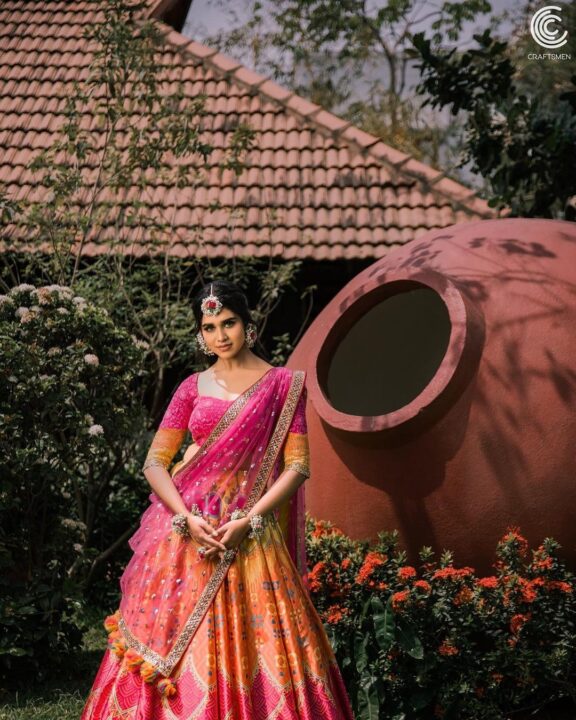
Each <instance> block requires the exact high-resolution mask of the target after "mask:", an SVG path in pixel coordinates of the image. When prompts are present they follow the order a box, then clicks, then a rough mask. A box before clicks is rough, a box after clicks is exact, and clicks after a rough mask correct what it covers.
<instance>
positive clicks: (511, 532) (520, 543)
mask: <svg viewBox="0 0 576 720" xmlns="http://www.w3.org/2000/svg"><path fill="white" fill-rule="evenodd" d="M502 542H504V543H509V542H514V543H516V545H517V547H518V553H519V554H520V555H522V556H523V557H524V556H525V555H526V554H527V553H528V540H526V538H525V537H524V536H523V535H521V534H520V528H518V527H509V528H508V530H507V531H506V535H504V537H503V538H502Z"/></svg>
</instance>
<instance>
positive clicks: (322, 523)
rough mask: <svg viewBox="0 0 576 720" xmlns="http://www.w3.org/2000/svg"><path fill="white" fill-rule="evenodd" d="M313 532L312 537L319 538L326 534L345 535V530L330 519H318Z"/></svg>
mask: <svg viewBox="0 0 576 720" xmlns="http://www.w3.org/2000/svg"><path fill="white" fill-rule="evenodd" d="M311 534H312V537H315V538H318V537H323V536H325V535H343V532H342V530H340V528H337V527H335V526H334V525H332V523H331V522H330V521H328V520H317V521H316V524H315V526H314V530H312V533H311Z"/></svg>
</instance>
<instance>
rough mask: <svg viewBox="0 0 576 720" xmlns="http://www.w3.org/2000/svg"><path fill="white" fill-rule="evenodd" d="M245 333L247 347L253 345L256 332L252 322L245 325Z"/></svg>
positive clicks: (256, 335)
mask: <svg viewBox="0 0 576 720" xmlns="http://www.w3.org/2000/svg"><path fill="white" fill-rule="evenodd" d="M245 335H246V345H248V347H249V348H251V347H254V343H255V342H256V338H257V337H258V333H257V332H256V325H254V323H248V325H246V330H245Z"/></svg>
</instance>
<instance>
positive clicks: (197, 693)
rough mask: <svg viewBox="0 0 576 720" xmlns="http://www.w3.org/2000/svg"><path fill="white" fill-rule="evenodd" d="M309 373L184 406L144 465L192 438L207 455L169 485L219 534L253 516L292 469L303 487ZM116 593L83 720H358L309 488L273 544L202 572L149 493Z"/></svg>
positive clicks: (250, 548)
mask: <svg viewBox="0 0 576 720" xmlns="http://www.w3.org/2000/svg"><path fill="white" fill-rule="evenodd" d="M304 382H305V373H304V372H303V371H291V370H289V369H288V368H283V367H277V368H271V369H270V370H268V371H267V372H266V373H265V374H264V375H263V376H262V377H261V378H260V380H258V381H257V382H256V383H254V385H252V386H251V387H250V388H248V390H246V392H244V393H243V394H242V395H240V397H238V398H237V399H236V400H233V401H227V400H222V399H219V398H212V397H209V396H202V395H199V394H198V389H197V373H194V374H192V375H190V376H189V377H188V378H186V379H185V380H184V381H183V382H182V383H181V384H180V385H179V387H178V388H177V390H176V392H175V393H174V395H173V397H172V399H171V401H170V404H169V406H168V409H167V410H166V413H165V414H164V417H163V419H162V422H161V423H160V427H159V429H158V431H157V433H156V435H155V436H154V440H153V442H152V445H151V447H150V451H149V453H148V458H153V459H154V460H155V462H157V463H158V464H162V465H164V466H165V467H168V466H169V465H170V463H171V461H172V459H173V457H174V455H175V454H176V452H177V451H178V449H179V448H180V446H181V444H182V442H183V440H184V438H185V436H186V433H187V431H188V430H190V432H191V434H192V437H193V438H194V441H195V442H196V443H197V444H198V445H200V449H199V450H198V451H197V452H196V454H195V455H194V456H193V457H192V458H191V459H190V460H187V461H186V460H185V461H181V462H179V463H176V465H175V466H174V467H173V468H172V470H171V475H172V478H173V480H174V483H175V485H176V487H177V488H178V490H179V492H180V494H181V496H182V498H183V500H184V502H185V504H186V506H187V507H192V504H193V503H196V504H197V505H198V507H199V508H200V510H202V512H203V515H204V517H205V518H206V519H207V520H208V522H210V523H211V524H212V525H213V526H214V527H218V526H219V525H221V524H223V523H224V522H227V521H228V520H229V519H230V516H231V515H232V513H233V512H234V510H235V509H237V508H239V509H244V510H249V509H250V508H251V507H253V506H254V504H255V503H256V502H257V501H258V499H259V498H260V497H261V496H262V494H263V493H264V492H265V491H266V489H267V488H268V487H270V486H271V485H272V484H273V483H274V481H275V480H276V479H277V478H278V476H279V475H280V474H281V473H282V472H283V470H284V469H286V468H293V469H295V470H297V471H298V472H301V473H302V474H303V475H304V476H305V477H308V476H309V471H308V440H307V429H306V418H305V402H306V389H305V387H304ZM150 500H151V504H150V506H149V507H148V509H147V510H146V511H145V512H144V514H143V516H142V520H141V524H140V527H139V528H138V530H137V531H136V533H135V534H134V535H133V536H132V538H131V539H130V541H129V544H130V547H131V548H132V550H133V551H134V554H133V556H132V557H131V559H130V561H129V563H128V565H127V566H126V569H125V571H124V573H123V575H122V578H121V580H120V586H121V590H122V597H121V601H120V605H119V608H118V609H117V611H116V612H115V613H114V614H113V615H111V616H109V617H108V618H106V620H105V627H106V629H107V630H108V633H109V645H108V649H107V651H106V653H105V655H104V658H103V660H102V663H101V665H100V668H99V670H98V673H97V675H96V678H95V680H94V684H93V686H92V689H91V691H90V694H89V696H88V699H87V702H86V705H85V707H84V711H83V713H82V720H116V719H118V720H119V719H120V718H121V719H122V720H224V719H226V720H272V719H277V720H297V719H305V720H353V714H352V710H351V708H350V704H349V701H348V697H347V693H346V689H345V687H344V683H343V681H342V677H341V674H340V671H339V668H338V665H337V663H336V660H335V657H334V654H333V651H332V648H331V647H330V643H329V641H328V638H327V636H326V633H325V630H324V627H323V625H322V621H321V619H320V617H319V615H318V613H317V612H316V610H315V608H314V606H313V605H312V602H311V600H310V597H309V595H308V592H307V590H306V570H307V568H306V557H305V536H304V483H303V484H302V485H300V487H299V489H298V490H297V491H296V493H294V495H293V496H292V497H291V498H290V499H289V500H288V501H286V502H285V503H284V505H283V506H282V507H280V508H279V509H278V510H277V511H275V512H272V513H269V514H268V515H266V516H265V524H264V527H265V529H264V532H263V534H262V535H260V536H259V537H254V538H251V537H249V536H248V535H247V536H246V537H245V538H244V540H243V541H242V543H240V545H239V546H238V547H237V548H235V549H229V550H228V551H227V552H226V553H224V554H223V556H222V557H221V558H220V559H219V558H214V559H210V558H208V559H202V558H201V557H200V556H199V555H198V552H197V550H198V544H197V543H196V542H195V541H194V540H192V539H190V538H183V537H182V536H180V535H178V534H176V533H174V532H173V531H172V528H171V517H172V513H171V511H170V510H169V509H168V508H167V507H166V506H165V505H164V503H163V502H162V501H161V500H160V499H159V497H158V496H157V495H156V494H155V493H152V494H151V495H150Z"/></svg>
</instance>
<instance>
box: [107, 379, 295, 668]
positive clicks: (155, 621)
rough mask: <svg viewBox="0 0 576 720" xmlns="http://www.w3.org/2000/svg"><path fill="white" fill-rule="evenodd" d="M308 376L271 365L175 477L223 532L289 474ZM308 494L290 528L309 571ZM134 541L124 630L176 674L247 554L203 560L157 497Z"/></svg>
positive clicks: (125, 582) (287, 521) (290, 515)
mask: <svg viewBox="0 0 576 720" xmlns="http://www.w3.org/2000/svg"><path fill="white" fill-rule="evenodd" d="M304 379H305V373H304V372H303V371H301V370H296V371H291V370H289V369H288V368H283V367H276V368H271V369H270V370H268V372H266V373H265V375H264V376H263V377H261V378H260V379H259V380H258V381H257V382H256V383H254V385H252V386H251V387H250V388H248V390H246V392H244V393H243V394H242V395H241V396H240V397H238V398H237V399H236V400H235V401H234V402H233V403H232V404H231V405H230V407H229V408H228V409H227V411H226V412H225V413H224V415H223V416H222V418H221V419H220V421H219V422H218V424H217V425H216V427H215V428H214V430H213V431H212V432H211V433H210V435H209V437H208V438H207V439H206V440H205V442H204V444H203V445H202V446H201V448H200V450H198V451H197V453H196V454H195V455H194V456H193V457H192V459H191V460H189V461H188V462H187V463H185V464H184V465H183V466H182V467H180V468H179V469H178V470H177V472H176V473H175V474H174V477H173V480H174V483H175V485H176V487H177V488H178V491H179V492H180V494H181V496H182V498H183V500H184V503H185V504H186V506H187V507H191V506H192V504H193V503H196V504H197V505H198V506H199V508H200V509H201V510H202V511H203V513H204V516H205V517H206V518H207V519H208V521H209V522H210V523H211V524H213V526H214V527H218V526H219V525H221V524H223V523H224V522H227V521H228V520H229V519H230V515H231V514H232V513H233V511H234V510H235V509H236V508H240V509H244V510H246V511H248V510H250V509H251V508H252V507H253V506H254V505H255V503H256V502H257V501H258V499H259V498H260V497H261V495H262V494H263V492H264V491H265V490H266V488H267V487H269V486H270V485H272V484H273V483H274V481H275V480H276V479H277V477H278V475H279V474H280V472H281V453H280V451H281V449H282V446H283V444H284V441H285V439H286V436H287V433H288V429H289V427H290V423H291V421H292V418H293V416H294V412H295V410H296V405H297V403H298V399H299V398H300V395H301V393H302V390H303V388H304ZM303 498H304V488H303V485H301V486H300V488H299V489H298V490H297V492H296V493H294V495H293V496H292V498H291V499H290V500H289V501H288V502H287V503H285V507H284V508H283V512H281V513H280V515H281V516H282V518H283V520H282V522H281V525H283V531H284V533H285V535H286V540H287V546H288V549H289V551H290V554H291V556H292V558H293V560H294V562H295V564H296V565H297V567H298V569H299V570H300V572H301V573H302V572H303V571H304V567H305V545H304V543H305V537H304V530H305V528H304V504H303ZM150 500H151V505H150V506H149V507H148V509H147V510H146V511H145V512H144V514H143V515H142V520H141V524H140V527H139V528H138V530H137V531H136V533H135V534H134V535H133V536H132V537H131V538H130V541H129V545H130V547H131V548H132V550H133V551H134V554H133V556H132V558H131V559H130V562H129V563H128V565H127V566H126V569H125V571H124V573H123V575H122V577H121V579H120V586H121V589H122V600H121V603H120V609H119V620H118V627H119V629H120V630H121V632H122V634H123V636H124V638H125V640H126V645H127V647H132V648H134V649H135V650H136V651H137V652H138V653H139V654H140V655H141V656H142V657H143V658H144V659H145V660H146V661H147V662H149V663H151V664H152V665H154V667H155V668H156V669H157V670H158V671H159V672H160V673H162V674H163V675H165V676H168V675H170V673H171V672H172V670H173V668H174V667H175V665H176V664H177V663H178V661H179V659H180V658H181V657H182V654H183V653H184V651H185V649H186V647H187V645H188V643H189V642H190V640H191V639H192V637H193V635H194V633H195V631H196V629H197V628H198V626H199V625H200V622H201V621H202V618H203V617H204V614H205V613H206V611H207V610H208V608H209V606H210V604H211V602H212V600H213V598H214V596H215V594H216V592H217V591H218V588H219V587H220V584H221V583H222V581H223V579H224V577H225V575H226V572H227V570H228V568H229V567H230V565H231V564H232V561H233V560H234V557H235V555H236V552H237V549H236V548H234V549H229V550H228V551H227V552H226V553H224V556H223V558H222V559H221V560H218V559H201V558H200V556H199V555H198V552H197V550H198V543H196V542H194V541H193V540H191V539H186V538H182V537H181V536H180V535H178V534H176V533H175V532H173V531H172V528H171V518H172V512H171V511H170V510H169V509H168V508H167V507H166V506H165V505H164V503H163V502H162V501H161V500H160V498H159V497H158V496H157V495H156V494H155V493H152V494H151V495H150Z"/></svg>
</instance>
